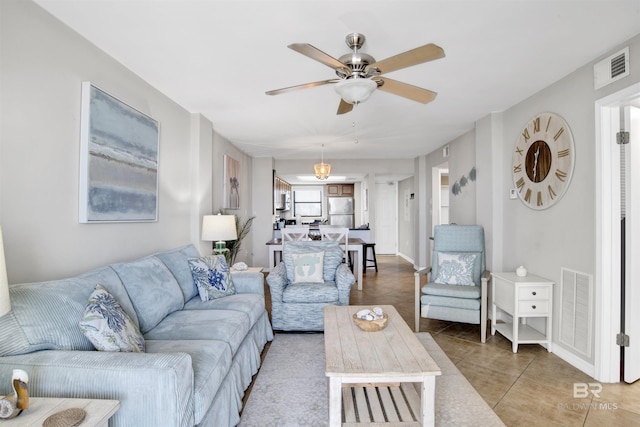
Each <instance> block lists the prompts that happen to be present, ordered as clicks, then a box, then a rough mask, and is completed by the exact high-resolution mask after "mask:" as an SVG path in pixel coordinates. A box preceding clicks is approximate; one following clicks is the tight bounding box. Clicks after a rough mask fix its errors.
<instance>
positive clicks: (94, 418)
mask: <svg viewBox="0 0 640 427" xmlns="http://www.w3.org/2000/svg"><path fill="white" fill-rule="evenodd" d="M70 408H82V409H84V410H85V411H86V413H87V415H86V416H85V418H84V421H83V422H82V424H81V426H82V427H85V426H86V427H107V426H108V425H109V418H111V416H112V415H113V414H115V413H116V411H117V410H118V408H120V402H119V401H117V400H102V399H71V398H52V397H30V398H29V409H27V410H26V411H23V412H22V413H21V414H20V415H18V416H17V417H15V418H12V419H10V420H1V419H0V425H1V426H2V427H9V426H11V427H13V426H20V427H29V426H34V427H36V426H37V427H41V426H42V423H44V420H46V419H47V418H49V416H51V415H53V414H55V413H57V412H60V411H63V410H65V409H70Z"/></svg>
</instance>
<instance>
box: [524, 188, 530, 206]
mask: <svg viewBox="0 0 640 427" xmlns="http://www.w3.org/2000/svg"><path fill="white" fill-rule="evenodd" d="M524 201H525V202H527V203H529V202H531V189H530V188H527V192H526V193H524Z"/></svg>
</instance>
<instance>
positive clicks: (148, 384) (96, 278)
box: [0, 245, 273, 427]
mask: <svg viewBox="0 0 640 427" xmlns="http://www.w3.org/2000/svg"><path fill="white" fill-rule="evenodd" d="M198 256H199V254H198V252H197V250H196V249H195V247H194V246H192V245H189V246H184V247H181V248H177V249H174V250H170V251H166V252H161V253H157V254H154V255H151V256H148V257H145V258H142V259H138V260H134V261H131V262H124V263H118V264H112V265H109V266H106V267H103V268H99V269H96V270H93V271H91V272H88V273H86V274H83V275H80V276H78V277H73V278H69V279H64V280H55V281H51V282H42V283H26V284H15V285H11V286H10V294H11V305H12V311H11V312H10V313H9V314H8V315H6V316H4V317H2V318H0V395H4V394H6V393H8V392H9V391H10V382H11V381H10V378H11V372H12V370H13V369H16V368H19V369H24V370H25V371H27V373H28V374H29V378H30V381H29V390H30V394H31V395H32V396H39V397H83V398H99V399H100V398H101V399H117V400H119V401H120V409H119V410H118V412H116V414H115V415H114V416H113V417H112V419H111V421H110V422H109V425H110V426H131V427H143V426H149V427H160V426H193V425H198V426H233V425H236V424H237V423H238V422H239V412H240V409H241V407H242V397H243V395H244V391H245V390H246V388H247V386H248V385H249V384H250V382H251V378H252V376H253V374H255V373H256V372H257V371H258V368H259V366H260V353H261V352H262V349H263V348H264V345H265V344H266V343H267V342H268V341H271V340H272V339H273V332H272V329H271V324H270V323H269V318H268V315H267V312H266V310H265V304H264V276H263V275H262V273H250V272H237V273H232V280H233V283H234V285H235V287H236V290H237V294H236V295H231V296H227V297H223V298H219V299H216V300H212V301H204V302H203V301H201V300H200V297H199V295H198V291H197V289H196V286H195V284H194V282H193V279H192V276H191V271H190V269H189V265H188V262H187V259H188V258H193V257H198ZM98 283H99V284H102V285H103V286H104V287H105V288H107V289H108V290H109V292H110V293H111V294H112V295H114V296H115V297H116V298H117V299H118V301H119V302H120V304H121V305H122V307H123V309H124V310H125V311H126V312H127V314H128V315H129V316H130V317H131V318H132V319H133V321H134V322H136V324H137V325H138V326H139V327H140V331H141V332H142V334H143V335H144V337H145V341H146V342H145V344H146V353H112V352H101V351H95V350H94V347H93V345H92V344H91V342H90V341H89V340H88V339H87V338H86V337H85V336H84V335H83V334H82V333H81V332H80V329H79V326H78V322H79V321H80V318H81V317H82V314H83V311H84V308H85V305H86V304H87V299H88V297H89V295H90V294H91V293H92V291H93V290H94V288H95V286H96V284H98Z"/></svg>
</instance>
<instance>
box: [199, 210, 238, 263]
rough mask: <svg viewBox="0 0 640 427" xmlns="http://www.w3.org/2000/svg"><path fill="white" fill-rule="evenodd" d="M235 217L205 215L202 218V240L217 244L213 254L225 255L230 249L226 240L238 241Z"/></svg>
mask: <svg viewBox="0 0 640 427" xmlns="http://www.w3.org/2000/svg"><path fill="white" fill-rule="evenodd" d="M237 238H238V234H237V232H236V217H235V215H221V214H218V215H205V216H203V217H202V240H204V241H208V242H216V246H215V249H214V250H213V253H214V254H216V255H219V254H223V253H224V252H226V251H227V250H228V249H227V248H226V246H227V244H226V243H225V240H236V239H237Z"/></svg>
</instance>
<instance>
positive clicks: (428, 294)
mask: <svg viewBox="0 0 640 427" xmlns="http://www.w3.org/2000/svg"><path fill="white" fill-rule="evenodd" d="M433 240H434V241H433V254H432V257H431V258H432V259H431V267H430V268H425V269H422V270H419V271H416V272H415V273H414V276H415V320H416V325H415V326H416V328H415V329H416V332H419V331H420V317H425V318H430V319H439V320H448V321H452V322H462V323H471V324H480V341H481V342H483V343H484V342H485V341H486V337H487V283H488V281H489V276H490V275H489V271H486V270H485V248H484V229H483V228H482V227H481V226H479V225H437V226H435V227H434V235H433ZM423 275H427V283H426V284H425V285H424V286H423V285H422V276H423Z"/></svg>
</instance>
